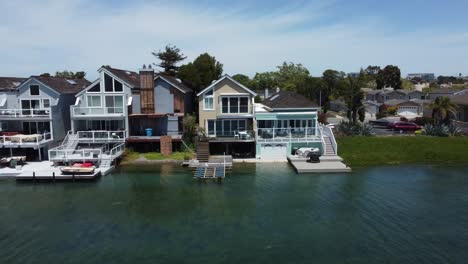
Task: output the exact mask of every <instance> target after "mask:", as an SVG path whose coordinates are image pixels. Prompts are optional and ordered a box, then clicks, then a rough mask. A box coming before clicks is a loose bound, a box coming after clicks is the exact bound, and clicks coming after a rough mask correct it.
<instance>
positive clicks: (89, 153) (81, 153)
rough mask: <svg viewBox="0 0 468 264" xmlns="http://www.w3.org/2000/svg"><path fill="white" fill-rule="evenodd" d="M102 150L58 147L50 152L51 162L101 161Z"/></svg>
mask: <svg viewBox="0 0 468 264" xmlns="http://www.w3.org/2000/svg"><path fill="white" fill-rule="evenodd" d="M101 155H102V150H101V149H77V150H71V149H64V148H61V147H57V148H54V149H51V150H49V160H51V161H70V160H83V161H84V160H100V159H101Z"/></svg>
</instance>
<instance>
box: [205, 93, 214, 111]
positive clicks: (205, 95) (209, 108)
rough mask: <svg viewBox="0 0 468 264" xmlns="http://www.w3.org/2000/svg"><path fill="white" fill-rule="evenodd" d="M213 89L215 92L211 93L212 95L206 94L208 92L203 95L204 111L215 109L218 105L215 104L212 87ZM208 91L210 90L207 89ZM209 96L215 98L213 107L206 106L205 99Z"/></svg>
mask: <svg viewBox="0 0 468 264" xmlns="http://www.w3.org/2000/svg"><path fill="white" fill-rule="evenodd" d="M212 91H213V94H211V95H206V94H204V95H203V111H214V110H215V108H216V106H215V100H214V89H212ZM207 92H209V91H207ZM207 98H211V99H212V100H213V104H212V106H213V107H212V108H206V102H205V100H206V99H207Z"/></svg>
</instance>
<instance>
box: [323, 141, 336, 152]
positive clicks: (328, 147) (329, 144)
mask: <svg viewBox="0 0 468 264" xmlns="http://www.w3.org/2000/svg"><path fill="white" fill-rule="evenodd" d="M323 140H324V141H325V153H324V156H335V155H336V150H335V149H334V148H333V145H332V142H331V139H330V137H329V136H323Z"/></svg>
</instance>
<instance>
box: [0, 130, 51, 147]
mask: <svg viewBox="0 0 468 264" xmlns="http://www.w3.org/2000/svg"><path fill="white" fill-rule="evenodd" d="M52 140H53V138H52V134H51V133H42V134H30V135H25V134H16V135H12V136H9V135H8V136H7V135H2V136H0V146H3V147H7V146H12V147H14V146H34V147H35V146H39V145H41V144H44V143H47V142H50V141H52Z"/></svg>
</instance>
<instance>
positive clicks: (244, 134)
mask: <svg viewBox="0 0 468 264" xmlns="http://www.w3.org/2000/svg"><path fill="white" fill-rule="evenodd" d="M208 137H210V138H218V139H222V138H229V139H238V140H251V139H255V133H254V131H249V130H236V131H218V132H216V133H215V132H214V131H210V132H209V133H208Z"/></svg>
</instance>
